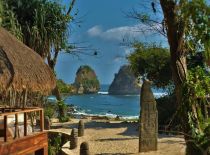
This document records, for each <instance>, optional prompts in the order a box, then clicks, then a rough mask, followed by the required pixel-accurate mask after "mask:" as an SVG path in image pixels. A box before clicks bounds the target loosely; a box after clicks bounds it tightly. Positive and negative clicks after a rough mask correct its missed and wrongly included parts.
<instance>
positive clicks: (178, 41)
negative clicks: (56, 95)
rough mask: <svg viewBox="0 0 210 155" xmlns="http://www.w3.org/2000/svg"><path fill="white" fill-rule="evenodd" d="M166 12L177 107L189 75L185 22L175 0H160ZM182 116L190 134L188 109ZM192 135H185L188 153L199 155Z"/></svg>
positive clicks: (188, 154) (186, 131)
mask: <svg viewBox="0 0 210 155" xmlns="http://www.w3.org/2000/svg"><path fill="white" fill-rule="evenodd" d="M160 4H161V7H162V10H163V13H164V20H165V24H166V29H167V37H168V42H169V45H170V55H171V69H172V77H173V81H174V83H175V93H176V102H177V107H178V106H179V105H181V104H182V84H183V82H184V81H185V80H186V76H187V64H186V53H185V51H184V40H183V39H184V30H185V25H184V24H185V23H184V21H182V20H180V19H179V17H178V13H177V4H176V2H174V0H168V1H165V0H160ZM183 115H184V116H182V119H181V120H182V122H181V124H182V128H183V131H184V133H186V134H189V131H190V126H189V124H188V114H187V111H185V113H184V114H183ZM189 139H190V137H189V136H185V141H186V145H187V148H186V154H187V155H198V154H199V152H198V151H199V150H198V148H196V147H195V146H194V144H193V143H192V142H190V141H189Z"/></svg>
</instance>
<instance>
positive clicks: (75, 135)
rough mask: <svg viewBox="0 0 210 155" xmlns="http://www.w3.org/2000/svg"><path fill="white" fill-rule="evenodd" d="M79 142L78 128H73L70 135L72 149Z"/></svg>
mask: <svg viewBox="0 0 210 155" xmlns="http://www.w3.org/2000/svg"><path fill="white" fill-rule="evenodd" d="M77 144H78V130H77V129H75V128H73V129H72V131H71V135H70V149H75V148H76V147H77Z"/></svg>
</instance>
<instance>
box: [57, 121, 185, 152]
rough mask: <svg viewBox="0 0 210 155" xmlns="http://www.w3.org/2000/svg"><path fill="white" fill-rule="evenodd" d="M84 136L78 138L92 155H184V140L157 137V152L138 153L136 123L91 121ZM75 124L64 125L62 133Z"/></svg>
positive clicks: (75, 125) (87, 124) (69, 129)
mask: <svg viewBox="0 0 210 155" xmlns="http://www.w3.org/2000/svg"><path fill="white" fill-rule="evenodd" d="M85 126H86V129H85V136H84V137H82V138H79V144H80V143H81V142H83V141H87V142H88V143H89V148H90V152H91V153H92V154H94V155H129V154H136V155H137V154H140V155H184V150H185V144H184V139H183V138H179V137H174V136H173V137H169V136H167V137H166V136H163V135H162V136H159V138H158V151H154V152H147V153H138V132H137V124H136V123H119V122H112V123H105V122H96V121H94V122H93V121H91V122H87V123H86V124H85ZM73 127H77V123H76V122H73V123H71V124H68V125H65V126H64V128H62V129H57V130H60V131H61V130H62V131H63V132H66V133H70V132H71V129H72V128H73ZM68 152H69V154H74V155H79V147H78V149H75V150H71V151H69V150H68Z"/></svg>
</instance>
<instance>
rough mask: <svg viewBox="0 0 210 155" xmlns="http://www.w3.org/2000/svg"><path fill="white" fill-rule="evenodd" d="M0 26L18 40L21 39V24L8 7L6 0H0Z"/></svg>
mask: <svg viewBox="0 0 210 155" xmlns="http://www.w3.org/2000/svg"><path fill="white" fill-rule="evenodd" d="M0 26H2V27H4V28H6V29H7V30H8V31H10V32H11V33H12V34H13V35H15V36H16V37H17V38H18V39H19V40H22V32H21V26H20V24H19V22H18V20H17V18H16V15H15V13H14V12H13V11H12V10H11V9H10V8H9V7H8V4H7V1H6V0H0Z"/></svg>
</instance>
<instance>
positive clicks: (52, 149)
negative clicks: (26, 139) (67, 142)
mask: <svg viewBox="0 0 210 155" xmlns="http://www.w3.org/2000/svg"><path fill="white" fill-rule="evenodd" d="M48 145H49V146H48V155H57V154H59V153H60V152H61V149H62V146H61V135H60V134H58V135H57V136H56V137H54V138H53V139H49V142H48Z"/></svg>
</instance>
